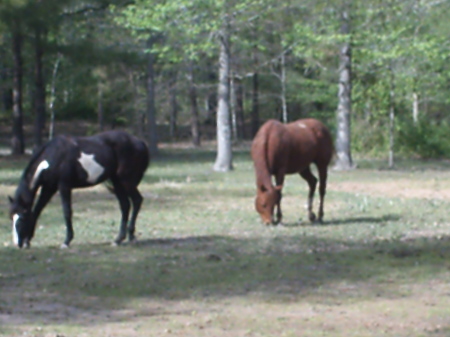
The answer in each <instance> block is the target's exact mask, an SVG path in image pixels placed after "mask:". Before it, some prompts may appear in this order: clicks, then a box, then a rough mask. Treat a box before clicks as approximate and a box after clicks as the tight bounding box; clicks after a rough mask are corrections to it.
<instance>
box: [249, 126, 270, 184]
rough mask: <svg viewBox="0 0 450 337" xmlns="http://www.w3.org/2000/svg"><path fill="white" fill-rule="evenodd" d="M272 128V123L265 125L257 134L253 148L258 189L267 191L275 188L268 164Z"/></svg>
mask: <svg viewBox="0 0 450 337" xmlns="http://www.w3.org/2000/svg"><path fill="white" fill-rule="evenodd" d="M271 126H272V123H266V125H263V127H262V129H260V131H259V132H258V133H257V134H256V137H255V139H254V140H253V146H252V154H253V160H254V165H255V171H256V182H257V184H258V188H260V187H261V186H263V187H265V188H266V189H267V190H270V189H272V188H273V184H272V178H271V174H270V171H269V162H268V148H269V146H268V142H269V133H270V129H271Z"/></svg>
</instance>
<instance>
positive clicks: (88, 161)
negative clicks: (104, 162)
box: [78, 152, 105, 184]
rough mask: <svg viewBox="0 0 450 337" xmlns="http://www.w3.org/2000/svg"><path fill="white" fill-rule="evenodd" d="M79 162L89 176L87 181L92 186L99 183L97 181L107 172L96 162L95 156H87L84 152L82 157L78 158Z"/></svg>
mask: <svg viewBox="0 0 450 337" xmlns="http://www.w3.org/2000/svg"><path fill="white" fill-rule="evenodd" d="M78 161H79V162H80V164H81V167H83V169H84V170H85V171H86V173H87V175H88V177H87V179H86V180H87V181H88V182H89V183H91V184H95V183H96V182H97V179H98V178H99V177H100V176H101V175H102V174H103V172H104V171H105V169H104V168H103V166H101V165H100V164H99V163H97V162H96V161H95V159H94V155H93V154H86V153H84V152H81V157H80V158H78Z"/></svg>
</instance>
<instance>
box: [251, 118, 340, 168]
mask: <svg viewBox="0 0 450 337" xmlns="http://www.w3.org/2000/svg"><path fill="white" fill-rule="evenodd" d="M251 153H252V158H253V161H254V166H255V170H256V172H257V174H258V171H263V170H267V171H268V172H269V174H277V173H280V172H282V173H286V174H292V173H297V172H300V171H302V170H304V169H305V168H307V167H308V166H309V165H310V164H311V163H316V164H317V165H325V166H327V165H328V164H329V163H330V161H331V158H332V156H333V153H334V149H333V141H332V137H331V134H330V132H329V130H328V129H327V128H326V126H325V125H323V124H322V123H321V122H320V121H318V120H316V119H312V118H309V119H300V120H297V121H295V122H292V123H289V124H283V123H281V122H279V121H277V120H269V121H267V122H266V123H264V124H263V125H262V126H261V128H260V130H259V131H258V133H257V135H256V136H255V139H254V141H253V143H252V149H251Z"/></svg>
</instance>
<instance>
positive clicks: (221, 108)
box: [214, 26, 233, 172]
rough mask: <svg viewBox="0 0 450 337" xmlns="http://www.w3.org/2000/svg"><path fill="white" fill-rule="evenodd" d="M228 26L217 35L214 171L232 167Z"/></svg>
mask: <svg viewBox="0 0 450 337" xmlns="http://www.w3.org/2000/svg"><path fill="white" fill-rule="evenodd" d="M228 34H229V33H228V26H227V27H225V28H224V29H223V30H222V32H221V35H220V37H219V42H220V56H219V86H218V91H217V93H218V105H217V156H216V162H215V163H214V171H218V172H227V171H230V170H232V169H233V164H232V160H233V154H232V149H231V128H230V104H229V96H230V81H229V73H230V49H229V43H230V37H229V35H228Z"/></svg>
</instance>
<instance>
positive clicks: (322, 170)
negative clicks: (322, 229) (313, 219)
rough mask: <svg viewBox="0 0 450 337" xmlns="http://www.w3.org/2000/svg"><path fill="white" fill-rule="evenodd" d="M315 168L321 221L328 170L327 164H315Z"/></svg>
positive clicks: (320, 218) (320, 219)
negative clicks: (317, 175) (317, 176)
mask: <svg viewBox="0 0 450 337" xmlns="http://www.w3.org/2000/svg"><path fill="white" fill-rule="evenodd" d="M317 170H318V171H319V195H320V204H319V221H320V222H322V219H323V215H324V212H323V204H324V199H325V193H326V189H327V176H328V170H327V166H324V165H317Z"/></svg>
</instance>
